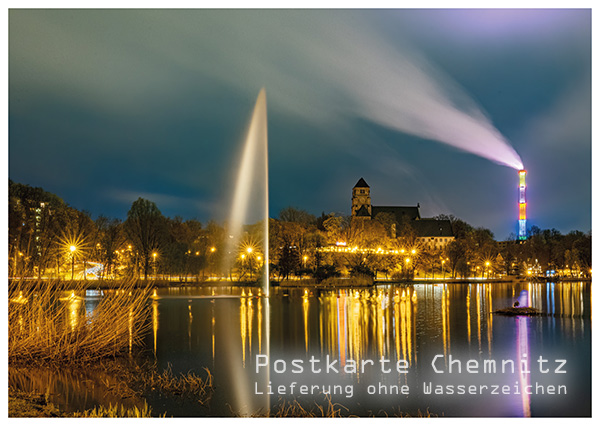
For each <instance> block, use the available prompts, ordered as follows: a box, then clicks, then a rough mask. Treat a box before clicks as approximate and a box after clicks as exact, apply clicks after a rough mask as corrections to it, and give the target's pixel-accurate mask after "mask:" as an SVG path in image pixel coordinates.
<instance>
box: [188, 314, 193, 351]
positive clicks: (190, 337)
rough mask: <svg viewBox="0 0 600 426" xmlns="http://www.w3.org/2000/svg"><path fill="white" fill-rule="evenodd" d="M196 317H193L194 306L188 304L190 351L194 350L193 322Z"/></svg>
mask: <svg viewBox="0 0 600 426" xmlns="http://www.w3.org/2000/svg"><path fill="white" fill-rule="evenodd" d="M193 320H194V316H193V315H192V305H191V304H190V303H188V349H189V350H190V351H191V350H192V322H193Z"/></svg>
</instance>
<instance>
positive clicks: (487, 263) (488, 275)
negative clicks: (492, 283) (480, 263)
mask: <svg viewBox="0 0 600 426" xmlns="http://www.w3.org/2000/svg"><path fill="white" fill-rule="evenodd" d="M485 269H486V270H487V279H488V280H489V279H490V262H489V261H488V262H485ZM482 278H483V277H482Z"/></svg>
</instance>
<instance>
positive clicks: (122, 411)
mask: <svg viewBox="0 0 600 426" xmlns="http://www.w3.org/2000/svg"><path fill="white" fill-rule="evenodd" d="M69 417H111V418H112V417H137V418H141V417H143V418H147V417H153V416H152V409H151V408H150V407H149V406H148V404H147V403H146V402H144V405H143V406H142V407H141V408H138V407H132V408H127V407H124V406H123V405H121V404H116V405H112V404H109V405H108V407H105V406H103V405H100V406H97V407H94V408H92V409H91V410H86V411H77V412H75V413H73V414H72V415H69ZM158 417H164V416H158Z"/></svg>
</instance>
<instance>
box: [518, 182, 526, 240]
mask: <svg viewBox="0 0 600 426" xmlns="http://www.w3.org/2000/svg"><path fill="white" fill-rule="evenodd" d="M526 176H527V170H519V240H520V241H523V240H526V239H527V199H526V198H525V188H527V185H526V184H525V177H526Z"/></svg>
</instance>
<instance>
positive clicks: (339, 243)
mask: <svg viewBox="0 0 600 426" xmlns="http://www.w3.org/2000/svg"><path fill="white" fill-rule="evenodd" d="M335 245H336V246H342V247H346V242H345V241H337V242H336V243H335Z"/></svg>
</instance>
